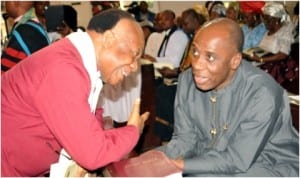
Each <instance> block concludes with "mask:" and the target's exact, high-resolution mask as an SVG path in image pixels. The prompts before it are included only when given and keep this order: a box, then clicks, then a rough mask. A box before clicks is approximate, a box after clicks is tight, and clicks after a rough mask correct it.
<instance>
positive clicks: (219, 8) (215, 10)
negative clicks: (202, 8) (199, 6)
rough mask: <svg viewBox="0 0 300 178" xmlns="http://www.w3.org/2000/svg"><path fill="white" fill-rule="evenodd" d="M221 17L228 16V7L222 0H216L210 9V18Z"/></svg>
mask: <svg viewBox="0 0 300 178" xmlns="http://www.w3.org/2000/svg"><path fill="white" fill-rule="evenodd" d="M219 17H226V8H225V6H224V4H223V2H222V1H215V2H213V4H212V6H211V9H210V10H209V20H213V19H215V18H219Z"/></svg>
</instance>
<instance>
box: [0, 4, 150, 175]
mask: <svg viewBox="0 0 300 178" xmlns="http://www.w3.org/2000/svg"><path fill="white" fill-rule="evenodd" d="M143 47H144V39H143V32H142V29H141V28H140V26H139V24H138V23H137V22H136V21H135V20H134V19H133V18H132V17H131V15H130V14H128V13H127V12H124V11H121V10H117V9H114V10H107V11H103V12H102V13H100V14H98V15H97V16H94V17H93V18H92V19H91V20H90V22H89V25H88V28H87V32H74V33H72V34H71V35H69V36H67V37H66V38H64V39H62V40H59V41H58V42H56V43H54V44H52V45H50V46H48V47H46V48H43V49H42V50H40V51H38V52H36V53H34V54H32V55H31V56H29V57H28V58H27V59H26V60H23V61H22V62H20V63H18V64H17V65H16V66H15V67H14V68H13V69H12V70H9V71H8V72H6V73H4V74H3V75H2V78H1V79H2V81H1V85H2V88H1V99H2V101H1V107H2V110H1V122H2V123H1V156H2V157H1V176H43V175H45V174H46V173H48V172H49V169H50V165H51V164H53V163H56V162H57V161H58V158H59V154H58V153H59V152H60V151H61V150H62V149H64V150H65V151H66V152H67V153H68V155H69V156H70V157H71V158H72V159H73V160H74V161H75V162H76V163H77V164H78V165H80V166H81V167H83V168H85V169H87V170H96V169H98V168H101V167H103V166H105V165H107V164H108V163H110V162H113V161H117V160H120V159H121V158H122V157H123V156H125V155H126V154H128V153H129V152H130V151H131V150H132V149H133V148H134V146H135V145H136V143H137V141H138V139H139V133H140V132H141V131H142V129H143V126H144V122H145V120H146V119H147V118H148V116H149V112H146V113H144V114H142V115H140V114H139V100H137V102H135V107H134V109H133V111H132V114H131V116H130V117H129V119H128V123H127V126H125V127H122V128H118V129H110V130H104V129H103V127H102V123H101V121H102V115H101V114H102V109H101V108H96V105H97V100H98V96H99V93H100V90H101V88H102V83H103V82H104V83H109V84H111V85H114V84H117V83H119V82H121V81H122V80H123V79H124V77H126V76H127V75H129V74H130V73H131V72H134V71H136V70H137V68H138V59H139V58H140V56H141V53H142V51H143ZM116 112H117V111H116Z"/></svg>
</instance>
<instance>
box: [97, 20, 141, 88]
mask: <svg viewBox="0 0 300 178" xmlns="http://www.w3.org/2000/svg"><path fill="white" fill-rule="evenodd" d="M104 38H105V41H104V42H102V41H101V42H102V43H105V44H104V47H103V49H102V50H101V52H99V54H98V57H97V61H98V68H99V70H100V72H101V77H102V80H103V81H104V82H106V83H109V84H111V85H116V84H118V83H119V82H121V81H122V80H123V79H124V77H126V76H128V75H130V74H131V73H132V72H135V71H136V70H137V69H138V67H139V59H140V57H141V55H142V51H143V48H144V36H143V31H142V29H141V27H140V26H139V24H137V23H134V22H131V21H129V20H121V21H120V22H119V23H118V24H117V26H116V27H114V28H113V29H112V30H109V31H107V32H105V34H104Z"/></svg>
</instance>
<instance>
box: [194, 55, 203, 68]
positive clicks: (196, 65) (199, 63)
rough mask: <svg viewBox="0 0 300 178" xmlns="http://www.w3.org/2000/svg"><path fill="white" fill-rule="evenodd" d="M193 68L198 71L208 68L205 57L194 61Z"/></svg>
mask: <svg viewBox="0 0 300 178" xmlns="http://www.w3.org/2000/svg"><path fill="white" fill-rule="evenodd" d="M192 66H193V68H194V69H196V70H203V69H204V68H205V66H206V61H205V58H204V57H203V55H200V56H199V57H198V58H195V59H194V60H192Z"/></svg>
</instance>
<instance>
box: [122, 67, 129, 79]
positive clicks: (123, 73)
mask: <svg viewBox="0 0 300 178" xmlns="http://www.w3.org/2000/svg"><path fill="white" fill-rule="evenodd" d="M122 75H123V76H124V77H127V76H128V74H127V72H126V71H125V70H124V69H122Z"/></svg>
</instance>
